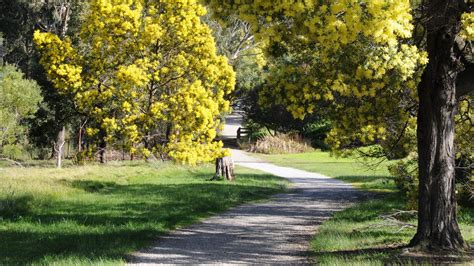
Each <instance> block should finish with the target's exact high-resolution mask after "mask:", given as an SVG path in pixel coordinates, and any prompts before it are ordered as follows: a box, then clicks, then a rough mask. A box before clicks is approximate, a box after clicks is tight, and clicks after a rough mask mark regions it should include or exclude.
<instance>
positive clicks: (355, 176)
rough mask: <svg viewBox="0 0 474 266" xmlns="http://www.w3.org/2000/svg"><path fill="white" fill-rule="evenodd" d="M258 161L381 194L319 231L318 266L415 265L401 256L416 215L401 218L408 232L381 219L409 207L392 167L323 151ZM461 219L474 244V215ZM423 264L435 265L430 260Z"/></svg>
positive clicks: (313, 250) (315, 243)
mask: <svg viewBox="0 0 474 266" xmlns="http://www.w3.org/2000/svg"><path fill="white" fill-rule="evenodd" d="M256 156H258V157H259V158H261V159H263V160H266V161H268V162H272V163H275V164H277V165H280V166H288V167H294V168H299V169H302V170H307V171H311V172H317V173H321V174H324V175H327V176H331V177H334V178H337V179H340V180H344V181H346V182H349V183H352V184H353V185H354V186H356V187H358V188H361V189H363V190H366V191H371V192H375V193H377V194H374V195H376V196H375V197H374V198H373V199H371V200H368V201H364V202H360V203H357V204H354V205H353V206H352V207H350V208H348V209H346V210H344V211H341V212H338V213H336V214H335V215H334V216H333V217H332V218H331V219H330V220H328V221H326V222H324V223H323V224H322V225H321V226H320V227H319V228H318V231H317V233H316V235H315V237H314V238H313V240H312V241H311V247H310V251H309V252H310V254H311V257H312V260H313V261H314V262H316V263H317V264H322V265H383V264H405V263H408V262H413V263H414V261H411V260H412V259H410V258H407V257H403V256H400V253H401V249H402V247H403V246H404V245H406V244H408V242H409V241H410V239H411V237H413V235H414V234H415V228H414V225H416V217H415V215H410V214H406V213H404V214H402V215H401V216H399V217H398V219H399V221H400V222H403V223H405V224H411V225H413V227H408V228H404V229H401V228H402V227H401V226H387V221H386V220H384V219H383V218H381V217H380V216H381V215H387V214H393V213H395V212H396V211H398V210H406V206H407V201H406V199H405V197H404V196H403V195H402V194H401V193H399V192H398V191H397V189H396V186H395V183H394V182H393V179H392V178H391V177H390V174H389V172H388V170H387V166H388V164H390V163H389V162H383V163H381V164H379V165H378V167H372V168H371V169H368V168H367V166H366V165H367V163H368V162H365V163H364V164H365V165H364V164H362V163H361V162H358V161H357V160H355V159H351V158H340V159H337V158H334V157H331V156H330V155H329V153H327V152H320V151H316V152H310V153H300V154H276V155H263V154H258V155H256ZM458 218H459V222H460V226H461V230H462V233H463V236H464V238H465V240H467V241H468V242H470V244H471V245H472V244H474V210H473V209H466V208H461V210H460V212H459V217H458ZM417 262H420V261H417ZM422 262H423V263H430V261H429V260H428V261H422ZM431 262H433V261H431ZM434 262H437V261H434ZM438 262H439V261H438ZM441 262H442V261H441ZM450 262H452V261H450Z"/></svg>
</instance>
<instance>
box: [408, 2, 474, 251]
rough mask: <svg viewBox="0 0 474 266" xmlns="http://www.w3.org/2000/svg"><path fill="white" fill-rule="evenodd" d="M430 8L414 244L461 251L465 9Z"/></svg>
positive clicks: (453, 4)
mask: <svg viewBox="0 0 474 266" xmlns="http://www.w3.org/2000/svg"><path fill="white" fill-rule="evenodd" d="M448 2H450V1H448ZM429 10H431V12H430V15H431V19H430V20H429V22H428V23H427V31H428V34H427V46H428V47H427V48H428V56H429V60H430V61H429V64H428V66H427V68H426V70H425V72H424V74H423V76H422V81H421V83H420V84H419V86H418V97H419V110H418V129H417V139H418V155H419V159H418V167H419V182H420V183H419V203H418V228H417V233H416V235H415V237H414V238H413V239H412V241H411V243H410V244H411V245H412V246H419V247H421V248H423V249H429V250H461V249H465V248H466V247H467V244H466V243H465V242H464V240H463V238H462V236H461V231H460V230H459V226H458V223H457V216H456V197H455V186H454V183H455V172H454V169H455V162H454V160H455V148H454V130H455V125H454V116H455V114H456V105H457V99H456V78H457V75H458V73H459V72H460V71H461V70H462V68H460V66H459V65H460V63H459V61H458V56H457V55H456V54H455V51H454V45H455V41H454V40H455V37H456V36H457V35H458V33H459V26H460V24H459V21H460V14H461V9H460V7H459V6H458V4H456V1H452V2H450V3H449V4H448V3H446V1H440V0H438V1H432V3H431V6H430V9H429Z"/></svg>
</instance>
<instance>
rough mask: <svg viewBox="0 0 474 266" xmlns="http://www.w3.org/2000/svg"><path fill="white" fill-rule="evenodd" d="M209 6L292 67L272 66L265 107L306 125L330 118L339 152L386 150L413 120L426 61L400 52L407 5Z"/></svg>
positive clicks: (411, 49)
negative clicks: (240, 22) (358, 146)
mask: <svg viewBox="0 0 474 266" xmlns="http://www.w3.org/2000/svg"><path fill="white" fill-rule="evenodd" d="M209 2H210V4H211V5H213V6H215V7H216V8H217V9H218V10H220V12H221V14H223V13H225V12H226V11H225V10H229V11H228V12H232V11H236V12H237V13H238V15H239V16H240V17H241V18H243V19H245V20H247V21H249V22H250V23H251V24H252V25H253V28H254V30H255V32H256V36H257V37H258V38H259V39H260V40H262V42H264V43H265V47H266V48H267V54H269V55H271V56H274V57H275V56H280V57H281V56H282V55H283V56H286V57H288V58H289V59H290V60H286V62H285V63H284V64H283V65H282V64H281V63H280V60H274V62H273V61H271V60H270V61H269V68H270V73H271V74H269V75H270V76H269V78H268V83H267V85H266V87H265V88H266V90H265V91H264V92H263V95H266V97H264V99H262V104H270V103H280V104H283V106H286V107H287V109H288V111H290V112H291V113H292V114H293V116H294V117H297V118H301V119H303V118H304V117H305V116H306V115H307V114H311V113H313V112H316V113H318V112H322V110H324V111H323V112H324V114H325V115H326V116H327V117H328V118H330V119H331V120H332V122H334V123H333V129H332V131H331V134H329V138H328V142H330V143H331V144H332V146H333V147H334V148H341V147H345V146H347V145H350V144H351V143H353V142H354V141H356V140H357V141H358V142H360V143H363V144H369V143H374V142H377V141H378V142H382V143H383V142H384V140H387V136H388V135H390V134H392V135H393V132H397V131H401V129H402V128H403V125H404V124H405V122H406V121H408V120H409V119H410V114H409V113H407V109H408V108H409V107H410V106H411V105H412V104H413V103H414V100H413V97H414V95H415V94H416V92H415V90H414V89H415V88H416V84H417V83H418V82H417V81H418V80H419V76H420V70H421V69H422V66H423V65H424V64H426V54H425V53H423V52H420V51H419V50H418V49H417V48H416V47H415V46H413V45H410V44H408V43H407V44H401V42H402V41H403V40H407V39H408V38H410V37H411V30H412V29H413V26H412V24H411V20H412V18H411V15H410V11H411V8H410V3H409V1H370V2H365V1H322V2H318V3H313V2H308V1H304V2H301V1H276V2H275V1H240V2H238V3H237V2H234V1H224V3H222V1H209ZM218 2H219V3H218ZM405 42H406V41H405ZM265 98H266V99H267V100H265ZM392 99H400V100H401V101H392ZM403 99H405V100H403ZM393 110H399V111H397V112H393ZM413 122H414V120H410V123H411V124H412V125H413Z"/></svg>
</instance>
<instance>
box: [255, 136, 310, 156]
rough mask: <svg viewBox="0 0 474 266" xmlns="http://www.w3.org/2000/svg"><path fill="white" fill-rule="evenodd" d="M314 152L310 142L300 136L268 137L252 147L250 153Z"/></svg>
mask: <svg viewBox="0 0 474 266" xmlns="http://www.w3.org/2000/svg"><path fill="white" fill-rule="evenodd" d="M309 151H313V148H312V147H311V145H310V143H309V141H307V140H305V139H303V138H302V137H301V136H300V135H298V134H277V135H275V136H270V135H267V136H265V137H263V138H261V139H259V140H257V142H256V143H255V144H252V145H251V146H250V152H256V153H265V154H281V153H303V152H309Z"/></svg>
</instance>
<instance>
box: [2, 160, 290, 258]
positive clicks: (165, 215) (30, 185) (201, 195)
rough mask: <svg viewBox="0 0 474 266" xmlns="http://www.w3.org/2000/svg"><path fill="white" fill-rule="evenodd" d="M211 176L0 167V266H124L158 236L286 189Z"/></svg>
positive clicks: (145, 168) (136, 168)
mask: <svg viewBox="0 0 474 266" xmlns="http://www.w3.org/2000/svg"><path fill="white" fill-rule="evenodd" d="M213 170H214V168H213V166H211V165H207V166H200V167H185V166H178V165H174V164H172V163H143V162H130V163H110V164H108V165H106V166H100V165H90V166H81V167H68V168H64V169H53V168H23V169H20V168H5V167H2V168H0V216H2V217H3V218H0V265H12V264H48V265H49V264H56V265H71V264H122V263H124V262H125V260H126V256H127V255H128V254H130V253H131V252H133V251H137V250H139V249H140V248H143V247H146V246H147V245H149V244H150V243H151V242H152V241H153V240H155V239H156V238H157V237H158V236H159V235H162V234H164V233H166V232H168V231H170V230H172V229H175V228H179V227H182V226H185V225H188V224H191V223H195V222H197V221H199V220H200V219H202V218H204V217H208V216H210V215H212V214H215V213H219V212H222V211H224V210H226V209H228V208H230V207H232V206H236V205H238V204H241V203H243V202H248V201H254V200H260V199H264V198H267V197H269V196H270V195H272V194H275V193H279V192H282V191H284V190H285V189H286V187H287V184H288V183H287V181H285V180H284V179H281V178H277V177H273V176H270V175H267V174H263V173H256V172H255V171H254V170H247V169H244V168H237V169H236V172H237V180H236V181H235V182H226V181H212V182H211V181H208V180H209V179H210V178H211V177H212V175H213Z"/></svg>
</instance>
